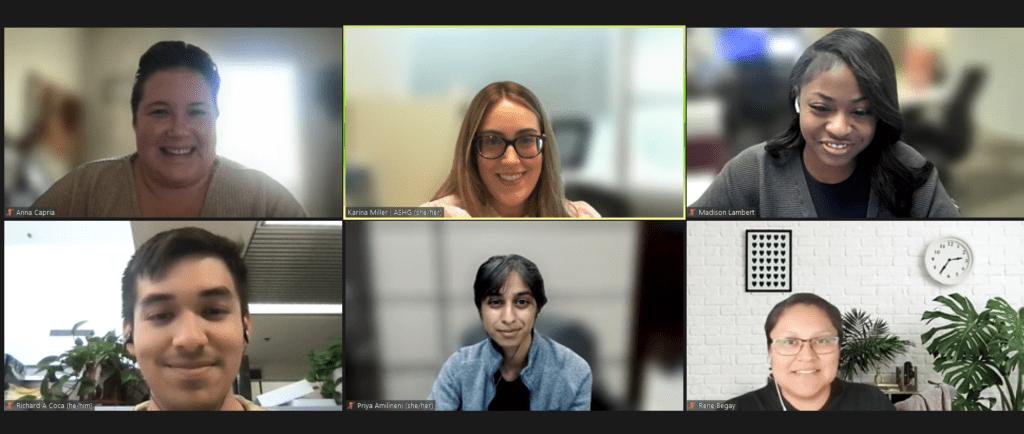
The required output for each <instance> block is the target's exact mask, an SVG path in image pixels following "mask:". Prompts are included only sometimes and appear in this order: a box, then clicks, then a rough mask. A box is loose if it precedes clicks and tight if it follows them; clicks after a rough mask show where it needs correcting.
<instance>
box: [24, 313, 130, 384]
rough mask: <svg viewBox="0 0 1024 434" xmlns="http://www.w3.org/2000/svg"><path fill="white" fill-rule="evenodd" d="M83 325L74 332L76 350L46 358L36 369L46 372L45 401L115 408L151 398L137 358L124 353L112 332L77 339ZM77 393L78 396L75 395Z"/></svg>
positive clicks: (44, 380)
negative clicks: (73, 401)
mask: <svg viewBox="0 0 1024 434" xmlns="http://www.w3.org/2000/svg"><path fill="white" fill-rule="evenodd" d="M82 324H85V321H80V322H79V323H78V324H75V326H74V327H72V328H71V336H72V337H74V339H75V346H74V347H72V348H71V349H70V350H67V351H65V352H64V353H62V354H61V355H59V356H49V357H45V358H43V359H42V360H40V361H39V363H37V368H38V369H39V370H40V371H42V370H44V369H45V370H46V375H45V377H44V378H43V381H42V383H41V384H40V387H39V392H40V394H41V395H42V397H43V399H45V400H67V399H69V398H70V397H71V396H72V395H76V396H77V397H78V399H79V400H81V401H106V402H109V403H113V404H134V403H138V402H142V400H144V399H145V398H146V396H147V395H148V394H149V393H148V390H147V389H146V386H145V382H144V381H142V376H141V375H140V373H139V371H138V368H137V367H136V366H135V360H134V358H133V357H132V356H131V355H130V354H128V352H127V351H125V349H124V346H123V344H122V343H121V342H120V341H119V339H118V338H117V335H115V334H114V332H113V331H110V332H108V333H107V334H106V335H105V336H103V337H94V336H90V337H87V338H85V340H83V339H82V338H81V337H76V336H75V334H76V333H77V331H78V328H79V327H81V326H82ZM76 391H77V393H76Z"/></svg>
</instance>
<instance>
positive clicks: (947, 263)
mask: <svg viewBox="0 0 1024 434" xmlns="http://www.w3.org/2000/svg"><path fill="white" fill-rule="evenodd" d="M957 259H963V256H961V257H958V258H950V259H947V260H946V264H945V265H943V266H942V270H939V274H942V272H943V271H944V270H945V269H946V266H947V265H949V263H950V262H952V261H955V260H957Z"/></svg>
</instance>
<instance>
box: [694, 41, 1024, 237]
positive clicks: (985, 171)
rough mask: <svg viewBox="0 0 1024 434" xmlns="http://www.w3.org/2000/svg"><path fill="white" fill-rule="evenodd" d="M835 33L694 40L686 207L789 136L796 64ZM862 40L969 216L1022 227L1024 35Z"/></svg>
mask: <svg viewBox="0 0 1024 434" xmlns="http://www.w3.org/2000/svg"><path fill="white" fill-rule="evenodd" d="M831 30H832V29H712V28H703V29H697V28H688V29H687V42H688V46H689V53H687V54H688V58H687V93H688V94H687V120H688V124H687V132H686V136H687V137H686V142H687V148H686V157H687V168H688V169H689V170H688V172H687V199H686V200H687V202H689V203H692V202H694V201H696V200H697V199H698V198H700V196H701V194H703V192H704V191H705V190H706V189H707V187H708V185H710V183H711V180H712V179H713V177H714V174H716V173H718V172H719V171H720V170H721V169H722V166H724V165H725V163H726V162H727V161H728V160H729V159H730V158H732V157H733V156H734V155H736V154H737V153H739V151H741V150H743V149H745V148H747V147H749V146H753V145H755V144H757V143H761V142H764V141H766V140H768V139H770V138H772V137H774V136H776V135H778V134H780V133H782V132H783V131H785V129H786V128H787V127H788V125H789V123H790V121H791V120H792V116H794V113H793V102H792V101H789V90H788V84H787V81H788V78H789V73H790V71H791V70H792V68H793V64H794V63H796V60H797V58H798V57H800V55H801V54H803V51H804V50H805V49H806V48H807V47H808V46H810V45H811V44H812V43H813V42H814V41H815V40H817V39H818V38H820V37H822V36H824V35H825V34H827V33H828V32H830V31H831ZM862 30H864V31H866V32H868V33H871V34H872V35H874V36H875V37H877V38H878V39H879V40H880V41H881V42H882V43H883V44H885V45H886V47H887V48H888V49H889V53H890V54H891V55H892V57H893V61H894V62H895V64H896V74H897V85H898V88H899V98H900V109H901V110H902V112H903V115H904V120H905V121H906V128H905V132H904V136H903V140H904V141H905V142H906V143H907V144H909V145H910V146H912V147H914V148H915V149H917V150H918V151H919V152H921V154H923V155H924V156H925V157H927V158H928V159H929V160H930V161H931V162H932V163H934V164H935V165H936V167H937V168H938V170H939V174H940V175H941V177H942V182H943V184H944V185H945V187H946V190H947V191H948V192H949V194H950V196H952V197H953V199H954V200H956V202H957V203H958V204H959V205H960V212H961V214H962V215H963V216H964V217H1020V216H1022V215H1024V214H1022V211H1021V210H1022V209H1024V189H1021V188H1020V186H1021V185H1024V132H1022V131H1021V130H1020V128H1019V125H1018V124H1019V123H1020V120H1021V119H1024V108H1021V107H1022V106H1021V105H1020V103H1019V101H1018V100H1019V99H1020V94H1021V92H1020V91H1021V89H1022V87H1021V85H1020V84H1019V83H1018V82H1019V80H1018V77H1020V76H1021V75H1024V63H1021V62H1020V61H1018V60H1017V59H1019V58H1020V57H1021V56H1024V48H1022V46H1021V44H1020V43H1019V42H1020V41H1021V40H1022V39H1024V29H998V28H986V29H965V28H956V29H945V28H928V29H904V28H869V29H862Z"/></svg>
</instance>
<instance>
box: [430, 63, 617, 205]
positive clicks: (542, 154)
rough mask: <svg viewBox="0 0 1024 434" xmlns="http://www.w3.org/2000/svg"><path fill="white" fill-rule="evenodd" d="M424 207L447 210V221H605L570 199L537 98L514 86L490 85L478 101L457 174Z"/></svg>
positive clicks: (463, 133)
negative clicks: (558, 219) (494, 219)
mask: <svg viewBox="0 0 1024 434" xmlns="http://www.w3.org/2000/svg"><path fill="white" fill-rule="evenodd" d="M509 148H512V149H513V151H512V152H509V151H508V149H509ZM421 206H427V207H444V210H445V217H601V215H600V214H598V212H597V211H596V210H595V209H594V208H593V207H591V206H590V205H588V204H587V203H586V202H582V201H580V202H570V201H568V200H566V199H565V188H564V187H563V185H562V176H561V169H560V164H559V157H558V146H557V144H556V142H555V137H554V133H553V131H552V130H551V122H550V121H549V120H548V116H547V113H545V112H544V108H543V107H541V105H540V101H539V100H538V99H537V97H536V96H535V95H534V94H533V92H530V90H529V89H527V88H525V87H523V86H521V85H519V84H516V83H513V82H511V81H504V82H499V83H491V84H489V85H487V87H485V88H483V90H481V91H480V93H478V94H477V95H476V97H475V98H473V102H471V103H470V105H469V110H468V111H467V112H466V118H465V119H464V120H463V121H462V128H461V129H460V130H459V137H458V139H457V140H456V142H455V159H454V161H453V162H452V170H451V172H450V173H449V174H448V178H447V179H446V180H445V181H444V183H443V184H441V188H439V189H438V190H437V193H436V194H434V198H433V199H432V201H431V202H428V203H425V204H423V205H421Z"/></svg>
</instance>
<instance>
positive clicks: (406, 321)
mask: <svg viewBox="0 0 1024 434" xmlns="http://www.w3.org/2000/svg"><path fill="white" fill-rule="evenodd" d="M683 236H684V230H683V225H682V222H630V221H618V222H592V223H588V224H580V223H572V222H560V221H559V222H556V221H547V222H501V221H479V222H438V221H420V222H404V221H403V222H400V221H386V222H385V221H350V222H346V228H345V246H346V248H347V249H348V251H349V252H350V254H348V255H346V264H345V280H346V284H345V303H346V308H347V309H346V311H347V313H346V315H347V318H346V328H345V330H346V345H345V377H346V379H347V380H346V381H347V382H346V385H345V399H346V400H369V399H387V400H420V399H426V398H427V396H428V395H429V394H430V390H431V386H432V385H433V383H434V380H435V379H436V378H437V375H438V373H439V372H440V370H441V366H442V365H444V363H445V361H446V360H448V358H449V357H450V356H451V355H452V354H453V353H455V352H456V351H457V350H458V349H459V348H461V347H463V346H467V345H472V344H475V343H477V342H480V341H481V340H483V339H485V338H486V334H485V333H484V330H483V325H482V324H481V322H480V316H479V312H478V311H477V308H476V305H475V304H474V302H473V282H474V281H475V278H476V272H477V269H478V268H479V267H480V264H482V263H484V261H486V260H487V259H488V258H490V257H491V256H493V255H498V254H509V253H516V254H519V255H522V256H524V257H526V258H528V259H530V260H531V261H533V262H534V263H536V264H537V267H538V269H539V270H540V272H541V274H542V275H543V277H544V286H545V293H546V295H547V297H548V303H547V304H546V305H545V306H544V308H543V309H542V310H541V313H540V315H539V317H538V318H537V322H536V324H535V327H536V330H537V331H538V332H540V333H542V334H545V335H547V336H549V337H551V338H553V339H554V340H556V341H557V342H559V343H561V344H563V345H566V346H567V347H569V348H570V349H572V350H573V351H575V352H576V353H577V354H579V355H580V356H582V357H583V358H584V359H586V360H587V361H588V363H589V364H590V367H591V370H592V372H593V375H594V383H593V391H592V405H591V407H592V409H594V410H631V409H641V410H660V409H682V407H683V390H684V386H683V370H684V365H683V359H682V356H683V342H682V339H683V336H684V334H683V330H682V325H683V310H682V306H683V303H682V297H683V287H682V280H683V279H682V269H683V262H682V261H683V256H682V255H683V250H684V249H683V246H684V244H683V240H682V237H683Z"/></svg>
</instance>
